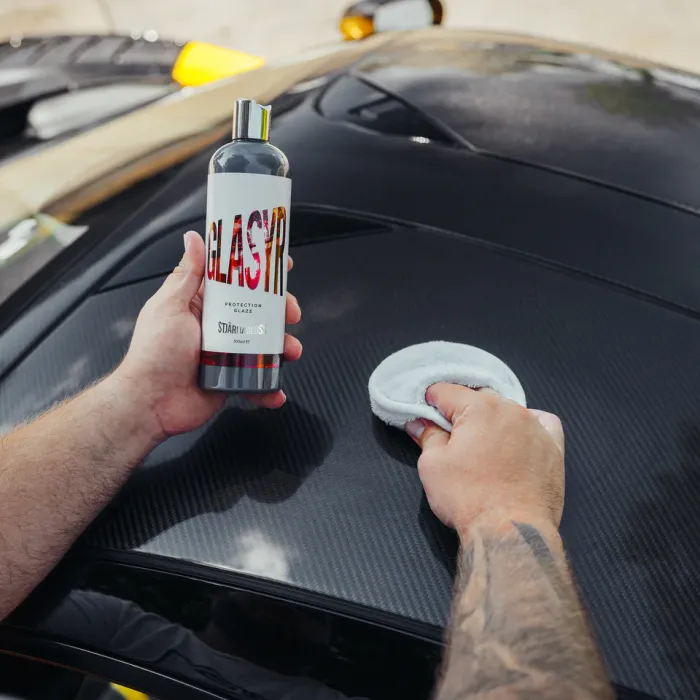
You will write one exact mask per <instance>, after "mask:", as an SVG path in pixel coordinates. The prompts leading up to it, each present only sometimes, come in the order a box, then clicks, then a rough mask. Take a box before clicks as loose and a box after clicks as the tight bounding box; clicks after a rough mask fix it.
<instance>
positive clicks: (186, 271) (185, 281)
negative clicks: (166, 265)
mask: <svg viewBox="0 0 700 700" xmlns="http://www.w3.org/2000/svg"><path fill="white" fill-rule="evenodd" d="M184 241H185V253H184V255H183V256H182V260H180V263H179V265H178V266H177V267H176V268H175V269H174V270H173V271H172V272H171V273H170V275H169V276H168V278H167V279H166V280H165V283H164V284H163V287H162V290H163V292H165V293H166V294H167V295H168V296H170V297H171V298H175V299H176V300H177V301H178V302H180V303H181V304H182V305H183V306H187V305H189V303H190V302H191V301H192V299H193V298H194V296H195V294H197V292H198V291H199V287H200V285H201V284H202V279H203V277H204V263H205V257H206V251H205V248H204V241H203V240H202V238H201V236H200V235H199V234H198V233H197V232H196V231H188V232H187V233H186V234H185V237H184Z"/></svg>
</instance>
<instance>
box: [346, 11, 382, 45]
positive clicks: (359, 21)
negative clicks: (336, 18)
mask: <svg viewBox="0 0 700 700" xmlns="http://www.w3.org/2000/svg"><path fill="white" fill-rule="evenodd" d="M340 31H341V32H342V33H343V36H344V37H345V38H346V39H347V40H348V41H359V40H360V39H365V38H366V37H368V36H372V34H374V22H373V21H372V19H371V18H370V17H362V16H359V17H343V19H341V20H340Z"/></svg>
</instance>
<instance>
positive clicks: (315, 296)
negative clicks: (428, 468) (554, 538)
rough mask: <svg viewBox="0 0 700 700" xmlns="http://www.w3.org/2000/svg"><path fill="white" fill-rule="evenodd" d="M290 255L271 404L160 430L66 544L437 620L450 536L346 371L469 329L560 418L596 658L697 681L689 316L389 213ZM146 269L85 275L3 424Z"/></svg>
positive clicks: (692, 688)
mask: <svg viewBox="0 0 700 700" xmlns="http://www.w3.org/2000/svg"><path fill="white" fill-rule="evenodd" d="M178 235H179V234H178ZM294 257H295V262H296V266H295V270H294V273H293V275H292V277H291V289H292V291H294V292H295V293H296V294H297V295H298V296H299V298H300V300H301V302H302V305H303V309H304V319H303V322H302V324H301V326H300V327H299V337H300V338H301V340H302V342H303V343H304V345H305V356H304V358H303V359H302V361H301V362H299V363H297V364H296V365H290V366H287V367H286V368H285V377H284V382H285V389H286V391H287V394H288V395H289V396H290V398H291V400H290V403H289V405H288V406H287V407H285V408H284V409H282V410H281V411H278V412H274V413H268V412H262V411H256V410H248V409H244V408H241V407H240V406H238V405H236V404H233V405H232V406H231V407H229V408H228V409H227V410H226V411H225V412H223V413H222V414H221V415H219V416H218V417H217V418H216V419H215V420H214V421H212V423H211V424H210V425H208V426H205V428H203V429H202V430H200V431H197V432H195V433H192V434H190V435H185V436H181V437H178V438H175V439H171V440H169V441H168V442H166V443H165V444H163V445H162V446H161V447H160V448H158V449H157V450H156V451H155V452H154V453H153V454H152V455H151V456H150V457H149V458H148V460H147V462H146V464H145V465H144V466H143V467H142V468H141V469H140V470H139V471H138V472H137V473H136V474H135V475H134V477H133V479H132V480H131V482H130V483H129V484H128V485H127V487H126V489H125V490H124V492H123V493H122V494H121V495H120V497H118V499H117V500H116V501H115V503H114V505H113V507H111V508H110V509H108V511H107V512H106V513H105V514H104V516H103V518H102V519H101V520H100V522H98V523H97V524H96V526H95V527H93V528H92V529H91V531H90V532H89V533H88V534H87V537H86V543H87V544H89V545H91V546H92V547H97V548H106V549H114V550H138V551H141V552H144V553H155V554H160V555H164V556H168V557H175V558H180V559H186V560H191V561H196V562H200V563H203V564H206V565H210V566H212V567H216V568H217V569H219V570H231V571H237V572H243V573H247V574H250V575H251V576H262V577H267V578H268V579H271V580H274V581H278V582H281V583H287V584H289V585H290V586H295V587H300V588H303V589H306V590H310V591H316V592H319V593H323V594H327V595H330V596H333V597H337V598H339V599H343V600H348V601H353V602H355V603H360V604H363V605H366V606H369V607H372V608H375V609H381V610H383V611H386V612H389V613H395V614H397V615H402V616H406V617H409V618H413V619H415V620H419V621H423V622H426V623H429V624H433V625H442V624H444V622H445V620H446V619H447V615H448V611H449V602H450V590H451V572H452V568H453V557H454V553H455V546H456V543H455V540H454V538H453V536H452V534H451V533H449V532H448V531H446V530H445V528H443V527H442V526H441V525H440V524H439V523H437V521H436V520H435V518H434V517H433V516H432V514H431V513H430V512H429V509H428V508H427V506H426V503H425V499H424V497H423V494H422V490H421V486H420V482H419V480H418V476H417V473H416V470H415V466H414V465H415V462H416V458H417V450H416V448H415V447H414V446H413V445H412V443H411V442H410V441H409V439H408V438H407V437H406V436H404V435H402V434H401V433H399V432H397V431H392V430H390V429H388V428H385V427H383V426H382V425H380V424H378V423H377V422H376V421H375V420H374V419H373V418H372V416H371V414H370V411H369V404H368V399H367V395H366V384H367V379H368V377H369V374H370V373H371V371H372V370H373V369H374V367H375V366H376V364H377V363H378V362H379V361H380V360H382V359H383V358H384V357H385V356H386V355H387V354H389V353H390V352H393V351H395V350H397V349H399V348H401V347H403V346H405V345H407V344H410V343H416V342H423V341H426V340H430V339H436V338H440V339H445V340H452V341H457V342H469V343H472V344H475V345H478V346H481V347H483V348H485V349H487V350H489V351H491V352H493V353H495V354H497V355H499V356H500V357H502V358H503V359H504V360H505V361H507V362H508V364H509V365H510V366H511V367H512V368H513V370H514V371H515V372H516V373H517V374H518V376H519V377H520V379H521V381H522V382H523V385H524V387H525V390H526V392H527V394H528V399H529V402H530V405H531V406H533V407H540V408H545V409H548V410H551V411H554V412H557V413H558V414H559V415H560V416H561V417H562V419H563V421H564V424H565V428H566V432H567V440H568V444H567V451H568V459H567V468H568V471H567V503H566V509H565V516H564V522H563V526H562V532H563V535H564V538H565V542H566V545H567V548H568V551H569V554H570V557H571V560H572V563H573V566H574V569H575V573H576V578H577V581H578V583H579V585H580V588H581V591H582V595H583V598H584V600H585V603H586V605H587V607H588V609H589V610H590V613H591V615H592V619H593V623H594V626H595V629H596V632H597V634H598V638H599V641H600V643H601V646H602V649H603V653H604V656H605V659H606V661H607V664H608V666H609V669H610V671H611V674H612V677H613V679H614V680H615V681H617V682H619V683H621V684H624V685H626V686H629V687H633V688H638V689H640V690H643V691H645V692H648V693H652V694H654V695H657V696H659V697H661V698H668V699H671V698H674V699H675V698H678V699H681V698H688V697H692V696H694V695H696V694H697V692H698V690H700V664H698V657H697V653H698V652H697V649H698V647H697V630H698V629H700V508H699V507H698V502H699V501H700V373H699V372H698V371H697V357H698V348H700V326H699V325H698V323H697V320H696V319H694V318H692V317H689V316H685V315H682V314H679V313H676V312H673V311H669V310H667V309H665V308H662V307H660V306H656V305H654V304H652V303H650V302H649V301H647V300H643V299H640V298H637V297H635V296H634V295H632V294H630V293H627V292H624V291H620V290H618V289H616V288H614V287H611V286H606V285H603V284H599V283H597V282H589V281H587V280H585V279H582V278H581V277H571V276H568V275H566V274H563V273H560V272H558V271H556V270H554V269H552V268H551V267H544V266H538V265H535V264H532V263H529V262H527V261H524V260H521V259H516V258H511V257H508V256H506V255H503V254H500V253H497V252H494V251H491V250H488V249H486V248H482V247H480V246H478V245H474V244H473V243H471V242H469V241H467V240H464V239H462V238H459V237H456V236H455V237H453V236H449V235H441V234H436V233H428V232H423V231H415V230H404V231H399V232H396V233H390V234H382V235H367V236H363V237H357V238H352V239H345V240H337V241H333V242H327V243H318V244H315V245H309V246H304V247H301V248H298V249H296V250H295V252H294ZM158 284H159V282H158V280H151V281H146V282H142V283H139V284H135V285H133V286H127V287H123V288H120V289H115V290H113V291H107V292H103V293H101V294H98V295H97V296H95V297H93V298H92V299H90V300H89V301H88V302H86V303H85V304H84V305H83V306H82V307H81V308H80V309H78V310H77V311H76V312H75V313H74V314H73V315H72V316H71V317H69V318H68V319H67V321H66V322H65V323H64V324H63V325H62V326H60V327H59V328H58V329H57V330H56V331H55V332H54V333H53V334H52V335H51V336H50V337H49V338H47V339H46V340H45V341H44V342H42V343H41V344H40V345H39V346H38V347H37V348H36V349H35V350H34V352H32V353H31V354H30V355H29V356H28V357H27V358H26V360H25V361H24V362H23V363H22V364H21V365H20V366H19V367H18V368H17V369H16V370H15V371H14V372H13V373H12V374H11V375H10V376H9V377H8V378H7V380H6V382H5V383H4V385H3V387H2V392H1V393H0V422H1V423H2V424H3V426H4V427H5V428H9V427H11V426H12V425H14V424H15V423H16V422H17V421H19V420H20V419H21V418H22V417H24V416H26V415H28V414H30V413H32V412H34V411H36V410H40V409H42V408H45V407H46V406H47V405H49V404H50V403H53V402H54V401H57V400H59V399H60V398H62V397H63V396H65V395H67V394H69V393H71V392H72V391H75V390H77V389H78V388H80V387H81V386H84V385H85V384H87V383H88V382H90V381H92V380H93V379H94V378H96V377H98V376H99V375H100V374H102V373H104V372H106V371H108V370H109V369H110V367H111V366H113V365H114V363H116V362H117V361H118V360H119V358H120V356H121V355H122V353H123V352H124V350H125V348H126V344H127V342H128V338H129V335H130V332H131V328H132V326H133V323H134V320H135V318H136V315H137V312H138V310H139V308H140V306H141V305H142V304H143V302H144V301H145V299H146V298H147V296H148V295H149V294H150V293H152V292H153V291H154V290H155V289H156V288H157V286H158Z"/></svg>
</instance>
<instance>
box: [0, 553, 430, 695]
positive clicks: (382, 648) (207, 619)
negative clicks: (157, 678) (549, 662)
mask: <svg viewBox="0 0 700 700" xmlns="http://www.w3.org/2000/svg"><path fill="white" fill-rule="evenodd" d="M51 581H52V583H53V584H54V589H53V594H54V595H53V598H52V600H51V601H50V602H47V603H45V604H41V603H40V604H38V605H35V604H33V601H32V600H31V599H30V601H28V603H27V604H25V606H24V607H23V608H22V609H20V610H19V611H18V612H17V613H15V614H14V616H13V617H12V619H11V621H10V626H11V627H16V628H20V629H22V630H26V631H29V632H34V633H36V634H37V635H38V636H39V637H42V638H45V639H48V640H55V641H57V642H66V641H69V642H71V643H73V644H75V645H77V646H79V647H82V648H85V649H87V650H100V651H109V652H110V654H111V655H113V656H114V657H116V658H120V659H125V660H127V661H128V662H129V663H131V664H136V665H138V666H141V667H143V668H146V669H149V670H151V671H157V672H159V673H162V674H164V675H166V676H167V677H172V678H175V679H176V680H179V681H182V682H185V683H190V684H192V685H193V686H195V687H197V688H201V689H204V690H209V691H211V692H214V693H217V694H221V695H223V696H224V697H233V698H246V699H250V700H253V699H258V698H260V699H264V700H275V699H276V698H279V699H282V698H284V700H292V699H293V698H299V700H301V699H302V698H317V699H318V700H340V698H341V697H362V698H368V699H374V698H378V699H380V698H397V699H398V698H407V699H409V700H411V699H414V698H415V699H416V700H423V699H424V698H427V697H428V695H429V693H430V690H431V688H432V685H433V680H434V674H435V671H436V668H437V664H438V662H439V659H440V654H441V649H440V645H439V644H435V643H432V642H428V641H423V640H420V639H415V638H412V637H408V636H405V635H402V634H399V633H396V632H391V631H389V630H385V629H382V628H381V627H376V626H372V625H367V624H365V623H362V622H358V621H355V620H352V619H349V618H346V617H341V616H338V615H333V614H330V613H328V612H325V611H323V610H317V609H314V608H308V607H302V606H298V605H292V604H289V603H286V602H284V601H280V600H276V599H274V598H271V597H268V596H261V595H257V594H253V593H250V592H247V591H245V590H240V589H233V588H228V587H224V586H220V585H214V584H210V583H205V582H203V581H200V580H195V579H188V578H183V577H177V576H172V575H167V574H162V573H157V572H155V571H152V570H148V569H146V570H143V569H139V568H138V567H129V566H115V565H113V564H106V563H103V564H96V565H93V566H90V567H81V569H80V570H79V574H78V577H77V578H76V576H75V574H74V575H73V576H71V584H72V585H75V586H76V588H73V589H67V588H66V587H65V582H66V581H65V577H64V573H63V572H61V571H60V570H59V572H58V573H57V574H55V575H54V576H53V577H52V579H51ZM3 642H5V643H3ZM5 644H7V642H6V641H5V640H3V638H2V637H1V636H0V648H3V647H4V646H5ZM80 661H81V656H80V655H79V654H76V655H75V659H74V664H76V667H77V668H80ZM0 669H1V666H0ZM2 683H3V682H2V678H1V677H0V692H2V691H3V690H7V688H3V685H2ZM132 687H135V688H138V686H132ZM165 697H168V696H167V695H166V696H165Z"/></svg>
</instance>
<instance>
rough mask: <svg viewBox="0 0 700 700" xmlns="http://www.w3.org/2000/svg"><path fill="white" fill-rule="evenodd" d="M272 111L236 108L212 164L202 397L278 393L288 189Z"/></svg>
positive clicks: (250, 105) (248, 104)
mask: <svg viewBox="0 0 700 700" xmlns="http://www.w3.org/2000/svg"><path fill="white" fill-rule="evenodd" d="M269 134H270V107H265V106H263V105H259V104H257V103H256V102H255V101H254V100H237V102H236V105H235V108H234V112H233V141H232V142H231V143H228V144H226V145H225V146H222V147H221V148H220V149H219V150H218V151H216V153H214V155H213V156H212V158H211V160H210V161H209V179H208V182H207V230H206V237H205V243H206V251H207V253H206V256H207V257H206V270H205V275H204V308H203V313H202V353H201V358H200V365H199V384H200V386H201V387H202V389H207V390H214V391H226V392H244V393H267V392H273V391H277V390H278V389H279V388H280V379H281V369H282V355H283V350H284V328H285V308H286V291H287V259H288V255H289V215H290V199H291V189H292V182H291V180H290V179H289V162H288V160H287V157H286V156H285V155H284V153H282V151H280V149H279V148H276V147H275V146H273V145H272V144H271V143H269V141H268V139H269Z"/></svg>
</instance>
